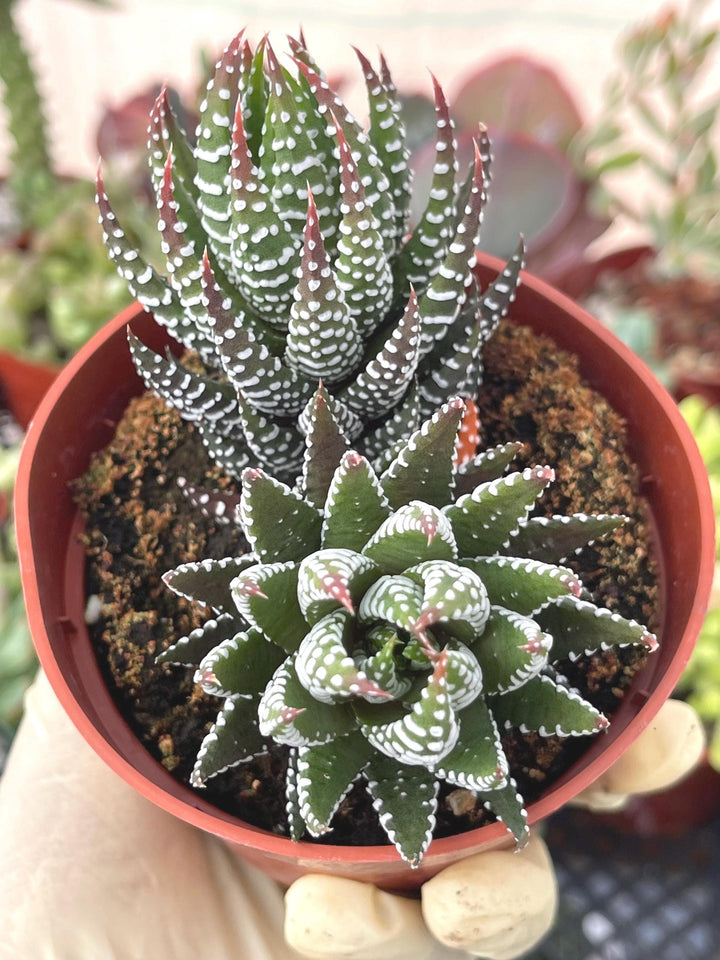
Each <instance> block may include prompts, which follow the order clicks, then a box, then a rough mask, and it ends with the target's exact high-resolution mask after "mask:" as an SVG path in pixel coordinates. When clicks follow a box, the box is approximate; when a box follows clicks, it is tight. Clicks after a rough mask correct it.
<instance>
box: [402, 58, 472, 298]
mask: <svg viewBox="0 0 720 960" xmlns="http://www.w3.org/2000/svg"><path fill="white" fill-rule="evenodd" d="M433 86H434V88H435V122H436V125H437V136H436V141H435V163H434V165H433V177H432V185H431V187H430V197H429V200H428V204H427V207H426V208H425V211H424V213H423V215H422V217H421V218H420V221H419V222H418V224H417V226H416V227H415V229H414V230H413V232H412V235H411V237H410V238H409V240H408V241H407V243H406V244H405V246H404V247H403V248H402V250H401V251H400V254H399V256H398V258H397V261H396V266H395V278H396V279H395V282H396V289H397V290H399V291H400V292H401V293H404V292H405V290H406V289H407V286H408V284H413V285H414V286H415V287H416V288H417V289H418V290H419V291H421V292H424V290H425V289H426V287H427V285H428V284H429V283H430V280H431V279H432V278H433V277H434V276H435V274H436V273H437V271H438V270H439V269H440V266H441V264H442V262H443V260H444V258H445V255H446V253H447V249H448V245H449V243H450V238H451V233H452V230H453V226H454V223H453V221H454V216H455V176H456V174H457V169H458V165H457V159H456V157H455V138H454V136H453V130H452V127H453V125H452V120H451V118H450V110H449V108H448V105H447V101H446V99H445V95H444V93H443V91H442V88H441V87H440V84H439V83H438V82H437V80H435V78H434V77H433Z"/></svg>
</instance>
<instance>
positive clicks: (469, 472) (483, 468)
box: [455, 441, 523, 556]
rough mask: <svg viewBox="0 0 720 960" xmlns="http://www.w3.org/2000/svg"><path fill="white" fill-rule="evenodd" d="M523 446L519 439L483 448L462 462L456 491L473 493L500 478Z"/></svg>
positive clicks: (456, 477) (519, 552)
mask: <svg viewBox="0 0 720 960" xmlns="http://www.w3.org/2000/svg"><path fill="white" fill-rule="evenodd" d="M522 448H523V445H522V443H520V442H518V441H510V442H509V443H501V444H498V446H496V447H489V448H488V449H486V450H483V451H482V452H481V453H478V454H477V455H476V456H474V457H473V458H472V460H468V461H467V462H465V463H461V464H460V465H459V467H458V470H457V474H456V475H455V491H456V493H457V495H458V497H461V496H462V495H463V494H465V493H471V492H472V491H473V490H474V489H475V487H477V486H479V485H480V484H481V483H489V482H490V481H491V480H499V479H500V477H502V475H503V474H504V473H505V470H506V469H507V468H508V467H509V466H510V464H511V463H512V462H513V460H514V459H515V457H516V456H517V455H518V453H520V451H521V450H522ZM517 552H518V554H519V555H520V556H522V555H523V551H522V550H518V551H517Z"/></svg>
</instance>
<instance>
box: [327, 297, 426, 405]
mask: <svg viewBox="0 0 720 960" xmlns="http://www.w3.org/2000/svg"><path fill="white" fill-rule="evenodd" d="M420 323H421V320H420V314H419V312H418V305H417V297H416V296H415V291H414V290H411V292H410V299H409V300H408V303H407V306H406V308H405V312H404V313H403V315H402V317H401V318H400V320H399V322H398V324H397V326H396V327H395V328H394V330H393V331H392V333H391V334H390V336H389V337H388V338H387V340H386V341H385V343H384V344H383V346H382V347H381V348H380V350H379V351H378V352H377V353H376V354H375V355H374V356H373V358H372V359H371V360H370V361H369V362H368V363H367V364H366V366H365V367H364V368H363V369H362V370H361V371H360V372H359V373H358V374H357V375H356V376H355V378H354V380H353V381H352V382H351V383H350V384H349V385H348V386H347V387H345V388H344V389H343V390H342V392H341V394H340V396H341V397H342V399H343V400H344V401H345V403H346V404H347V405H348V406H349V407H350V409H351V410H354V411H356V412H357V413H358V414H360V415H361V416H363V418H365V419H366V420H377V419H378V418H380V417H383V416H386V415H387V414H388V413H391V412H392V411H393V410H394V409H395V407H396V406H397V404H398V403H399V402H400V400H401V399H402V397H403V396H404V395H405V393H406V392H407V389H408V387H409V385H410V384H411V383H412V381H413V379H414V377H415V371H416V369H417V365H418V359H419V353H418V346H419V336H418V335H419V330H420Z"/></svg>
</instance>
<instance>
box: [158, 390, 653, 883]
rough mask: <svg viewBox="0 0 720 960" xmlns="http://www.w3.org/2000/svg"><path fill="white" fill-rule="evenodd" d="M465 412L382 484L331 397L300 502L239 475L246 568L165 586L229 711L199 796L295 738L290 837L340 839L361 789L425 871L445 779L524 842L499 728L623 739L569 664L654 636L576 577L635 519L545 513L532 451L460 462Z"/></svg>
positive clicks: (458, 408)
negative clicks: (567, 673) (571, 679)
mask: <svg viewBox="0 0 720 960" xmlns="http://www.w3.org/2000/svg"><path fill="white" fill-rule="evenodd" d="M464 407H465V404H464V402H463V400H462V399H459V398H454V399H452V400H450V401H449V402H447V403H446V404H444V405H443V406H442V407H441V408H440V409H439V410H438V411H437V412H436V413H435V414H434V415H433V416H432V417H431V418H430V419H429V420H427V421H426V422H424V423H423V424H422V426H421V427H420V428H419V429H418V430H417V431H415V432H414V433H413V434H412V435H411V437H410V438H409V439H408V440H407V441H406V442H404V443H403V444H402V445H401V446H400V447H399V449H398V450H397V451H396V454H395V456H394V458H393V459H392V462H391V463H390V464H389V465H388V466H387V467H386V468H385V469H384V470H382V472H380V473H378V472H377V471H375V470H374V469H373V467H372V465H371V463H370V462H369V460H368V459H367V458H366V457H364V456H363V455H361V454H360V453H359V452H357V451H356V450H354V449H351V448H350V443H349V442H348V439H347V438H346V436H344V434H343V430H342V427H341V423H340V421H339V420H338V419H337V418H336V417H335V415H334V402H333V400H332V398H331V397H330V395H329V393H328V392H327V390H326V389H325V388H324V387H322V386H320V387H318V388H317V390H316V392H315V394H314V396H313V397H312V399H311V401H310V403H309V405H308V407H307V409H306V410H305V412H304V417H305V420H306V423H307V436H306V440H305V456H304V465H303V470H302V474H301V476H300V477H299V479H298V481H297V483H296V485H295V487H290V486H289V485H286V484H284V483H282V482H280V481H278V480H277V479H274V478H273V477H271V476H269V475H268V474H267V473H265V472H263V471H262V470H260V469H257V468H248V469H246V470H245V471H244V473H243V476H242V491H241V493H240V494H239V495H238V498H237V503H236V505H235V513H234V519H235V522H236V523H238V524H239V525H240V526H241V527H242V530H243V532H244V534H245V537H246V539H247V541H248V543H249V545H250V552H249V553H247V554H244V555H242V556H236V557H228V558H226V559H224V560H219V561H215V560H206V561H202V562H198V563H190V564H186V565H183V566H181V567H178V568H177V569H175V570H172V571H171V572H169V573H168V574H166V576H165V581H166V583H167V584H168V586H169V587H170V588H172V589H173V590H174V591H176V592H177V593H178V594H180V595H182V596H185V597H190V598H193V599H196V600H199V601H201V602H202V603H204V604H206V605H207V606H208V607H209V608H210V609H211V611H212V615H211V618H210V619H209V620H208V621H207V622H206V624H205V625H204V626H203V627H201V628H198V629H196V630H194V631H193V632H192V633H190V634H189V635H188V636H185V637H183V638H181V639H180V640H178V641H177V643H175V644H174V645H173V646H172V647H171V648H169V649H168V650H166V651H165V652H164V653H162V654H161V656H160V660H161V661H164V662H174V663H181V664H192V665H195V666H196V669H197V672H196V681H197V682H198V683H200V684H201V686H202V688H203V689H204V690H205V691H206V692H207V693H209V694H213V695H216V696H218V697H221V698H223V703H222V706H221V709H220V712H219V714H218V717H217V721H216V723H215V724H214V725H213V726H212V728H211V729H210V731H209V732H208V733H207V735H206V737H205V739H204V741H203V743H202V746H201V748H200V751H199V754H198V757H197V762H196V764H195V767H194V770H193V773H192V777H191V781H192V784H193V785H194V786H196V787H200V786H202V785H203V784H204V783H205V781H206V780H207V779H208V778H210V777H213V776H215V775H216V774H218V773H220V772H221V771H224V770H226V769H227V768H229V767H232V766H234V765H236V764H239V763H242V762H243V761H246V760H248V759H250V758H252V757H253V756H256V755H259V754H262V753H263V752H265V751H266V750H267V749H268V746H269V744H270V743H272V742H273V741H274V742H275V743H278V744H283V745H285V746H286V747H287V749H288V755H289V760H288V772H287V814H288V822H289V830H290V834H291V836H292V837H293V838H295V839H298V838H300V837H301V836H302V834H303V833H304V831H307V832H308V833H309V834H310V835H312V836H319V835H321V834H323V833H325V832H327V831H328V830H330V829H331V821H332V818H333V815H334V813H335V811H336V810H337V808H338V806H339V804H340V803H341V801H342V799H343V798H344V797H345V795H346V794H347V792H348V791H349V789H350V788H351V786H352V785H353V784H354V783H355V781H356V780H358V778H360V777H363V778H364V782H365V784H366V787H367V790H368V792H369V794H370V796H371V798H372V803H373V805H374V807H375V809H376V811H377V813H378V816H379V821H380V823H381V825H382V827H383V828H384V830H385V832H386V833H387V835H388V837H389V839H390V840H391V842H392V843H394V844H395V846H396V848H397V850H398V851H399V853H400V855H401V856H402V857H403V858H404V859H405V860H407V861H408V862H409V863H410V864H412V865H417V864H418V863H419V862H420V861H421V859H422V857H423V854H424V852H425V850H426V849H427V847H428V845H429V843H430V841H431V838H432V831H433V826H434V823H435V811H436V807H437V802H438V789H439V784H440V783H441V782H442V781H445V782H446V783H448V784H451V785H457V786H459V787H463V788H465V789H467V790H470V791H472V792H473V793H474V794H476V795H477V796H478V797H479V798H480V799H481V800H482V801H483V802H484V803H485V804H486V805H487V806H488V807H489V808H490V809H491V810H492V811H493V812H494V813H495V814H496V815H497V816H498V817H499V818H500V819H502V820H503V821H504V822H505V824H506V825H507V827H508V828H509V829H510V830H511V831H512V833H513V834H514V835H515V837H516V838H517V840H518V842H522V840H523V838H524V836H525V834H526V816H525V811H524V808H523V800H522V798H521V796H520V795H519V793H518V790H517V787H516V785H515V782H514V780H513V778H512V775H511V771H510V767H509V762H508V759H507V757H506V755H505V752H504V750H503V745H502V741H501V736H500V735H501V732H502V731H503V730H505V729H506V728H511V727H512V728H519V729H520V730H521V731H537V732H538V733H539V734H540V735H541V736H548V735H551V734H552V735H558V736H562V737H565V736H568V737H569V736H587V735H591V734H595V733H597V732H598V731H602V730H604V729H605V728H606V727H607V726H608V720H607V719H606V717H605V716H603V714H602V713H600V712H599V711H598V710H597V709H596V708H595V707H594V706H592V705H591V704H590V703H589V702H587V701H586V700H585V699H584V698H583V697H582V696H581V695H580V693H579V692H578V691H577V690H575V689H573V688H571V687H570V686H569V684H568V682H567V681H566V680H564V679H563V677H562V675H561V674H560V673H558V672H557V669H556V668H557V666H558V664H559V663H560V662H562V661H563V660H566V659H567V658H570V659H575V658H577V657H578V656H581V655H584V654H588V653H591V652H593V651H596V650H600V649H605V648H607V647H609V646H617V645H620V646H621V645H626V644H643V645H645V646H646V647H647V648H648V649H653V648H654V647H655V646H656V641H655V638H654V637H653V636H652V635H651V634H650V633H648V631H647V630H646V629H645V628H644V627H643V626H641V625H640V624H638V623H637V622H635V621H631V620H625V619H623V618H621V617H620V616H619V615H617V614H615V613H611V612H610V611H609V610H607V609H604V608H603V607H600V606H597V605H595V604H594V603H593V602H592V600H591V598H590V597H589V596H588V595H587V594H586V591H585V590H584V588H583V586H582V584H581V582H580V580H579V579H578V576H577V575H576V573H574V572H573V571H572V569H570V568H569V567H567V566H564V565H563V563H562V561H563V559H564V558H565V557H566V556H568V555H570V554H572V553H573V552H574V551H575V550H577V549H579V548H580V547H581V546H583V545H584V544H585V543H587V542H588V541H590V540H592V539H594V538H596V537H598V536H601V535H603V534H605V533H607V532H609V531H610V530H612V529H614V528H615V527H617V526H618V525H619V524H621V523H623V522H624V518H623V517H620V516H611V515H603V516H586V515H580V514H577V515H572V516H562V517H561V516H553V517H546V516H541V515H537V516H535V515H532V512H533V508H534V506H535V504H536V500H537V498H538V497H539V495H540V494H541V493H542V491H543V489H544V488H545V487H546V486H547V485H548V484H549V483H550V482H551V481H552V480H553V477H554V475H553V471H552V469H551V468H550V467H547V466H535V467H530V468H526V469H524V470H522V471H518V472H509V473H508V472H507V470H508V468H509V466H510V464H511V461H512V459H513V457H514V456H515V454H516V453H517V452H518V450H519V447H520V445H519V444H514V443H509V444H505V445H503V446H500V447H496V448H493V449H490V450H487V451H485V452H484V453H481V454H478V455H476V456H474V457H472V458H471V459H469V460H468V461H466V462H465V463H463V464H462V465H457V464H456V462H455V460H456V449H457V443H458V435H459V427H460V424H461V422H462V418H463V414H464ZM216 506H217V508H218V509H220V510H221V511H227V510H228V508H229V506H230V504H229V503H228V500H227V499H223V500H221V501H218V503H217V505H216ZM206 507H207V509H208V510H209V511H210V512H212V510H213V503H212V502H209V501H208V502H206Z"/></svg>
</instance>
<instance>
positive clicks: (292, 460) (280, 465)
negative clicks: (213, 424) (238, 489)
mask: <svg viewBox="0 0 720 960" xmlns="http://www.w3.org/2000/svg"><path fill="white" fill-rule="evenodd" d="M238 402H239V406H240V423H241V428H242V438H243V439H244V442H245V444H246V446H247V448H248V450H249V451H250V452H251V454H252V455H253V458H254V459H255V461H256V462H257V463H259V464H260V465H261V466H262V467H265V468H266V469H268V470H270V469H271V470H273V472H274V473H276V474H278V476H283V477H288V476H290V475H294V474H297V472H298V470H299V469H300V465H301V464H302V457H303V451H304V449H305V441H304V439H303V437H302V435H301V434H300V432H299V431H298V430H297V429H296V428H295V425H294V424H293V423H292V422H291V423H287V422H283V421H282V420H280V419H277V420H276V419H273V418H272V417H268V416H265V415H264V414H262V413H258V411H257V410H256V409H255V408H254V407H253V406H252V405H251V404H249V403H247V402H246V401H245V398H244V397H243V396H241V395H238ZM233 475H234V476H237V474H235V473H234V474H233Z"/></svg>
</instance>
